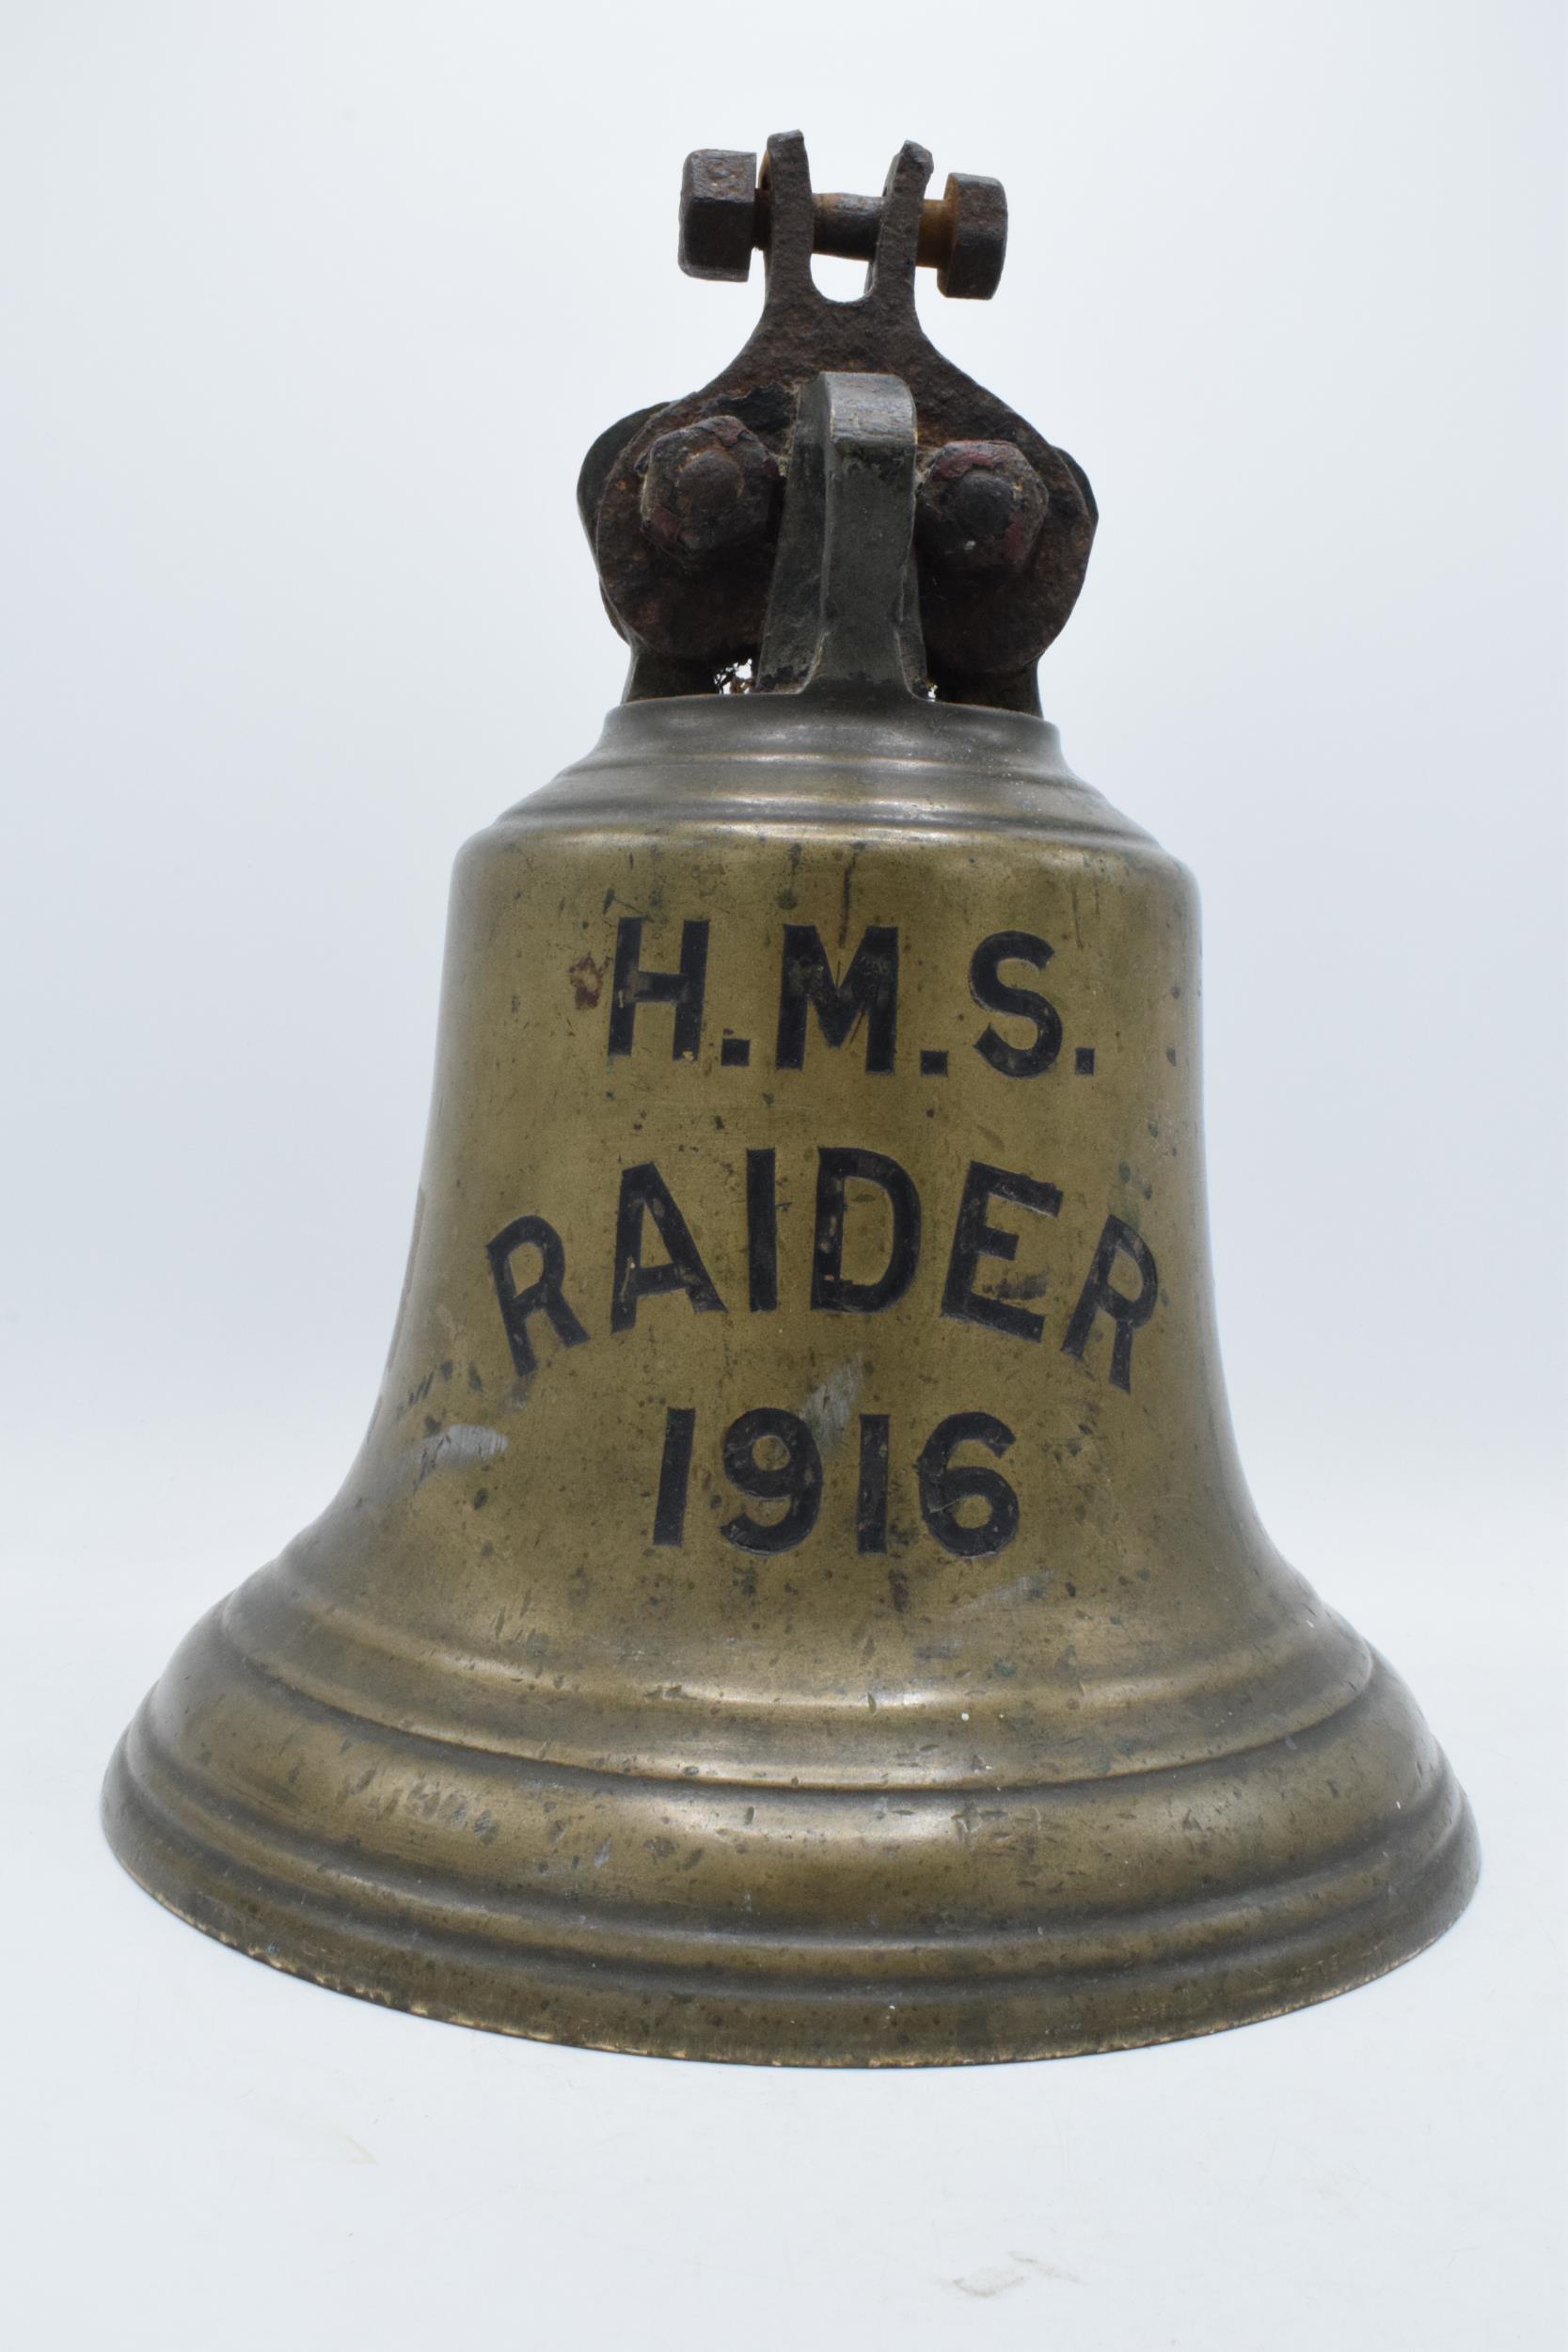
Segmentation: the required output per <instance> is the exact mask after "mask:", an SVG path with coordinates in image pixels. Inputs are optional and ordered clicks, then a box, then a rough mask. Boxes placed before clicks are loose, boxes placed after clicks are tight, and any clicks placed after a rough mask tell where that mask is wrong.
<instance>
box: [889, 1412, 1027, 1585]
mask: <svg viewBox="0 0 1568 2352" xmlns="http://www.w3.org/2000/svg"><path fill="white" fill-rule="evenodd" d="M1012 1442H1013V1433H1012V1431H1011V1430H1010V1429H1009V1428H1008V1426H1007V1424H1006V1422H1005V1421H998V1420H997V1418H996V1416H995V1414H994V1413H949V1414H948V1416H947V1419H946V1420H945V1421H942V1422H938V1423H937V1425H936V1427H935V1428H934V1429H933V1430H932V1432H931V1434H930V1436H929V1437H928V1438H927V1440H926V1443H925V1445H924V1446H923V1447H922V1449H921V1454H920V1459H919V1461H918V1462H917V1463H916V1464H915V1466H914V1467H915V1475H916V1477H917V1478H918V1479H919V1481H920V1516H921V1518H923V1519H924V1520H925V1522H926V1524H927V1528H929V1530H930V1532H931V1534H933V1535H934V1536H935V1537H936V1539H937V1541H938V1543H939V1544H941V1546H942V1549H943V1550H944V1551H952V1552H956V1553H957V1554H958V1558H959V1559H960V1560H982V1559H985V1558H986V1557H987V1556H988V1554H990V1552H993V1551H1001V1550H1003V1549H1006V1546H1007V1545H1008V1544H1010V1543H1011V1542H1012V1540H1013V1537H1014V1536H1015V1535H1016V1534H1018V1497H1017V1495H1016V1494H1015V1493H1014V1492H1013V1489H1012V1488H1011V1486H1008V1484H1007V1482H1006V1479H1005V1478H1004V1477H1003V1475H1002V1473H1001V1471H1000V1470H986V1469H985V1468H983V1467H982V1466H980V1465H975V1466H974V1467H973V1468H970V1467H967V1466H966V1465H964V1464H962V1463H959V1464H958V1465H957V1466H955V1464H954V1462H953V1458H952V1457H953V1453H954V1449H955V1448H956V1447H958V1446H960V1445H971V1444H973V1445H983V1446H985V1447H986V1448H987V1449H988V1451H989V1452H990V1453H992V1454H1006V1451H1007V1448H1008V1447H1009V1446H1010V1445H1011V1444H1012ZM960 1502H983V1503H984V1504H985V1505H986V1516H985V1518H983V1519H981V1520H980V1521H979V1523H978V1525H971V1524H970V1523H969V1522H968V1521H966V1520H964V1519H960V1518H959V1517H958V1505H959V1503H960Z"/></svg>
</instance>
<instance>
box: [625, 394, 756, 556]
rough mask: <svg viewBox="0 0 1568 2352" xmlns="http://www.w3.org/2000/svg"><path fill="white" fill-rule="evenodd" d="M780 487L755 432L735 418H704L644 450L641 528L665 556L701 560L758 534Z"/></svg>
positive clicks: (738, 545) (662, 436) (684, 426)
mask: <svg viewBox="0 0 1568 2352" xmlns="http://www.w3.org/2000/svg"><path fill="white" fill-rule="evenodd" d="M778 492H779V469H778V465H777V463H776V461H775V459H774V457H773V453H772V452H771V451H770V450H768V449H767V448H766V447H765V446H764V444H763V443H762V442H761V441H759V440H758V438H757V437H756V435H755V434H754V433H750V432H748V431H747V429H746V427H745V426H744V425H743V424H742V423H740V421H738V419H737V418H735V417H727V416H714V417H704V418H702V419H701V420H700V421H699V422H697V423H696V424H687V425H682V426H680V427H679V429H678V430H677V431H675V432H673V433H664V434H661V435H660V436H659V438H658V439H657V441H656V442H655V443H654V445H653V447H652V449H651V450H650V451H649V452H648V459H647V467H646V469H645V471H644V473H643V476H642V490H641V515H642V528H643V530H644V531H645V532H647V534H648V537H649V538H650V539H651V540H652V541H653V543H654V545H655V547H657V548H663V549H664V551H665V552H666V553H667V554H670V555H678V556H685V557H688V558H690V559H693V560H698V561H700V560H701V559H702V558H703V557H705V556H710V555H717V554H719V553H721V552H727V551H729V550H732V549H734V548H742V547H746V546H749V545H751V544H752V543H753V542H754V541H756V540H758V539H761V538H762V537H763V536H764V534H765V533H766V532H767V530H768V525H769V523H770V522H771V521H772V518H773V507H774V502H775V501H776V499H777V497H778Z"/></svg>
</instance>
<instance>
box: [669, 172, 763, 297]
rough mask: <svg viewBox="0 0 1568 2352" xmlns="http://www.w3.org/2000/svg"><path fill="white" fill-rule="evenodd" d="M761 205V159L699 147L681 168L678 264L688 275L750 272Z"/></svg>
mask: <svg viewBox="0 0 1568 2352" xmlns="http://www.w3.org/2000/svg"><path fill="white" fill-rule="evenodd" d="M756 209H757V159H756V157H755V156H754V155H744V154H740V153H738V152H737V151H734V150H732V149H729V148H723V147H701V148H699V149H698V150H697V151H696V152H695V153H694V154H691V155H689V156H688V157H687V159H686V164H685V167H684V168H683V170H682V172H681V237H680V265H681V267H682V269H683V270H684V271H685V272H686V275H687V276H688V278H730V279H732V280H736V281H737V282H739V283H741V284H744V282H745V280H746V279H747V278H749V277H750V276H751V274H752V244H753V242H754V230H755V226H756Z"/></svg>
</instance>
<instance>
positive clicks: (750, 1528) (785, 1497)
mask: <svg viewBox="0 0 1568 2352" xmlns="http://www.w3.org/2000/svg"><path fill="white" fill-rule="evenodd" d="M765 1444H771V1445H772V1446H773V1447H774V1448H775V1449H776V1450H777V1451H779V1452H782V1454H783V1455H784V1459H783V1461H782V1462H772V1463H764V1462H760V1461H758V1459H757V1454H758V1451H759V1449H760V1448H761V1447H762V1446H763V1445H765ZM724 1475H725V1477H726V1478H727V1479H728V1480H729V1482H730V1484H731V1486H735V1487H737V1488H738V1489H739V1491H740V1493H742V1494H743V1495H749V1496H750V1497H752V1499H753V1500H754V1501H756V1502H787V1503H788V1505H789V1508H788V1509H787V1510H786V1511H785V1512H784V1514H783V1516H782V1517H781V1518H776V1519H754V1518H752V1516H751V1514H750V1513H749V1512H746V1511H742V1512H740V1513H738V1514H737V1515H736V1518H733V1519H726V1520H725V1522H724V1524H723V1526H722V1527H721V1529H720V1531H719V1533H720V1534H721V1535H722V1536H723V1538H724V1540H725V1542H726V1543H731V1544H734V1545H736V1547H737V1549H740V1550H741V1551H789V1550H792V1549H793V1548H794V1547H795V1545H797V1544H800V1543H804V1541H805V1539H806V1537H807V1536H808V1535H809V1534H811V1531H812V1529H813V1528H814V1527H815V1526H816V1514H817V1512H818V1511H819V1510H820V1508H821V1505H822V1456H821V1454H819V1453H818V1452H817V1450H816V1438H814V1437H813V1436H812V1434H811V1431H810V1430H809V1429H808V1428H807V1427H806V1424H805V1422H803V1421H801V1420H800V1416H799V1415H798V1414H796V1413H782V1412H779V1411H777V1410H775V1409H774V1407H772V1406H766V1405H765V1406H759V1407H758V1409H757V1410H756V1411H755V1412H754V1413H742V1414H741V1416H740V1419H739V1420H738V1421H736V1422H731V1424H730V1426H729V1428H728V1429H727V1430H726V1431H725V1432H724Z"/></svg>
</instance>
